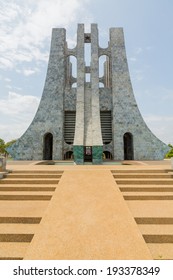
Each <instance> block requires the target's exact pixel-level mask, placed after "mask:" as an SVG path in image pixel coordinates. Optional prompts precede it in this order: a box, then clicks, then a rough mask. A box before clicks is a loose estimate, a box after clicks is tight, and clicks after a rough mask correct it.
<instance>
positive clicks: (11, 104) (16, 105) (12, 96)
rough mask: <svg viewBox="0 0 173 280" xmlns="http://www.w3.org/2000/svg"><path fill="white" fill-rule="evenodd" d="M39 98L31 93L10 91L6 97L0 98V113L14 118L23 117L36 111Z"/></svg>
mask: <svg viewBox="0 0 173 280" xmlns="http://www.w3.org/2000/svg"><path fill="white" fill-rule="evenodd" d="M38 104H39V99H38V98H37V97H35V96H32V95H21V94H18V93H16V92H13V91H10V92H9V94H8V98H7V99H1V100H0V108H1V114H4V115H5V116H6V117H7V116H13V117H14V118H18V117H20V118H22V119H23V118H25V117H26V116H28V115H30V114H33V112H35V111H36V109H37V107H38Z"/></svg>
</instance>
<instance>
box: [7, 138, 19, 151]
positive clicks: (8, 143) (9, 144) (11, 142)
mask: <svg viewBox="0 0 173 280" xmlns="http://www.w3.org/2000/svg"><path fill="white" fill-rule="evenodd" d="M16 141H17V140H16V139H14V140H11V141H9V142H7V143H5V153H6V154H7V155H8V152H7V150H6V149H7V148H8V147H10V146H11V145H12V144H14V143H15V142H16Z"/></svg>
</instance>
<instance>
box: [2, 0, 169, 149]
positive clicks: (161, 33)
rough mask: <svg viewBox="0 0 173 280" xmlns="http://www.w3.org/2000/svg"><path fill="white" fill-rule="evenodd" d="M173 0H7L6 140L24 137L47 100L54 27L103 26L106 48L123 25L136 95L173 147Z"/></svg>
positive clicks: (70, 33)
mask: <svg viewBox="0 0 173 280" xmlns="http://www.w3.org/2000/svg"><path fill="white" fill-rule="evenodd" d="M172 14H173V1H170V0H49V1H48V0H37V1H35V0H27V1H22V0H6V1H4V0H0V26H1V27H0V42H1V43H0V138H3V139H4V140H5V141H10V140H12V139H16V138H19V137H20V136H21V135H22V134H23V133H24V132H25V130H26V129H27V127H28V126H29V124H30V123H31V121H32V119H33V117H34V115H35V112H36V110H37V108H38V105H39V100H40V98H41V95H42V91H43V87H44V82H45V76H46V70H47V61H48V55H49V49H50V40H51V32H52V28H53V27H64V28H66V29H67V40H68V43H69V47H70V46H74V44H75V38H76V29H77V23H85V26H86V32H87V31H88V32H89V31H90V29H89V27H90V23H98V28H99V36H100V38H99V40H100V46H101V47H106V46H107V42H108V40H109V28H110V27H123V28H124V35H125V42H126V52H127V58H128V64H129V70H130V75H131V80H132V85H133V89H134V94H135V98H136V101H137V104H138V107H139V109H140V111H141V114H142V116H143V118H144V120H145V121H146V123H147V125H148V127H149V128H150V129H151V130H152V132H153V133H154V134H155V135H156V136H157V137H158V138H160V139H161V140H162V141H164V142H165V143H167V144H168V143H172V144H173V105H172V104H173V70H172V68H173V16H172Z"/></svg>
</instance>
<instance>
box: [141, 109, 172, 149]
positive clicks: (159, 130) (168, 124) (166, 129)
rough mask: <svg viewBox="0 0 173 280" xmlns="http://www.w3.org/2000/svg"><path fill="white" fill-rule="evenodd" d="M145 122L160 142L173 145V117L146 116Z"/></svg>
mask: <svg viewBox="0 0 173 280" xmlns="http://www.w3.org/2000/svg"><path fill="white" fill-rule="evenodd" d="M144 120H145V122H146V123H147V125H148V127H149V128H150V129H151V131H152V132H153V133H154V134H155V135H156V136H157V137H158V138H159V139H160V140H162V141H163V142H165V143H166V144H169V143H171V144H173V133H170V132H171V131H173V116H161V115H145V116H144Z"/></svg>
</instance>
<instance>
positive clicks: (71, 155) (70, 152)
mask: <svg viewBox="0 0 173 280" xmlns="http://www.w3.org/2000/svg"><path fill="white" fill-rule="evenodd" d="M68 159H71V160H72V159H73V152H72V151H68V152H66V153H65V154H64V160H68Z"/></svg>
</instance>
